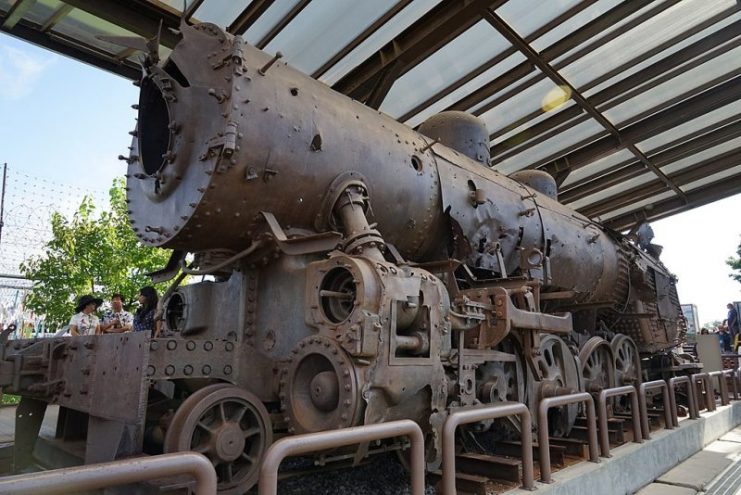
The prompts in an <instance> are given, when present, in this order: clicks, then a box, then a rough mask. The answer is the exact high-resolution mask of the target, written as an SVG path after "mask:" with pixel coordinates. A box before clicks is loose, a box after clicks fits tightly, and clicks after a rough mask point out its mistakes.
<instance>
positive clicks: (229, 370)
mask: <svg viewBox="0 0 741 495" xmlns="http://www.w3.org/2000/svg"><path fill="white" fill-rule="evenodd" d="M224 374H225V375H231V374H232V367H231V366H229V365H228V364H227V365H226V366H224Z"/></svg>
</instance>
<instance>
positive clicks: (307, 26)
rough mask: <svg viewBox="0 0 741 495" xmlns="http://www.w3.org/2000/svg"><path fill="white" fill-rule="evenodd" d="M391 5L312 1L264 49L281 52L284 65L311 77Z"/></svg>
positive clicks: (385, 0)
mask: <svg viewBox="0 0 741 495" xmlns="http://www.w3.org/2000/svg"><path fill="white" fill-rule="evenodd" d="M395 3H396V0H374V1H373V2H347V1H345V0H314V1H312V2H311V3H309V5H308V6H307V7H306V8H305V9H304V10H302V11H301V13H300V14H299V15H298V16H297V17H296V18H295V19H294V20H293V21H292V22H291V23H290V24H289V25H288V26H287V27H286V28H285V29H283V30H282V31H281V32H280V33H279V34H278V35H277V36H276V37H275V38H274V39H273V40H272V41H271V42H270V43H269V44H268V45H267V46H266V47H265V50H266V51H267V52H268V53H274V52H278V51H280V52H282V53H283V55H284V57H285V60H286V62H288V63H289V64H291V65H293V66H294V67H296V68H298V69H300V70H302V71H304V72H306V73H307V74H311V73H312V72H314V71H315V70H316V69H318V68H319V67H321V66H322V65H323V64H324V62H326V61H327V60H329V59H330V58H331V57H332V55H334V54H335V53H337V51H338V50H340V49H341V48H342V47H343V46H344V45H346V44H347V43H348V42H350V41H351V40H352V39H353V38H354V37H355V36H357V34H358V33H360V32H361V31H363V30H364V29H365V28H367V27H368V26H370V25H371V24H373V22H374V21H375V20H376V19H378V18H379V17H381V16H383V14H384V13H386V11H387V10H389V9H390V8H391V7H393V6H394V4H395Z"/></svg>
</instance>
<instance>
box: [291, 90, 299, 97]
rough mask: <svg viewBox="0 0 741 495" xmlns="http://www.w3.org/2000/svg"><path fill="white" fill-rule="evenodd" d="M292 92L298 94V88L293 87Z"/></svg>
mask: <svg viewBox="0 0 741 495" xmlns="http://www.w3.org/2000/svg"><path fill="white" fill-rule="evenodd" d="M291 94H292V95H293V96H298V88H291Z"/></svg>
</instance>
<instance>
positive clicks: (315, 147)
mask: <svg viewBox="0 0 741 495" xmlns="http://www.w3.org/2000/svg"><path fill="white" fill-rule="evenodd" d="M321 150H322V136H321V135H320V134H315V135H314V139H312V140H311V151H321Z"/></svg>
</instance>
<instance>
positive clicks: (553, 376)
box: [530, 335, 580, 437]
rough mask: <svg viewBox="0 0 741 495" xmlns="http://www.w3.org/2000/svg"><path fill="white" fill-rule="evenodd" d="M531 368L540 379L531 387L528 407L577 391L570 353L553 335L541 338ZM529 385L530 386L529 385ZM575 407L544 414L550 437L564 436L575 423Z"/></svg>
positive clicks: (557, 408) (576, 379)
mask: <svg viewBox="0 0 741 495" xmlns="http://www.w3.org/2000/svg"><path fill="white" fill-rule="evenodd" d="M535 364H536V366H537V368H538V370H539V371H540V374H541V377H542V379H541V380H540V381H539V382H538V383H536V384H535V386H534V387H531V390H530V392H531V394H532V393H535V394H536V396H535V397H532V399H531V401H530V404H531V407H536V404H538V403H539V402H540V399H543V398H545V397H553V396H556V395H565V394H569V393H573V392H577V391H579V389H580V387H579V370H578V369H577V366H576V361H575V359H574V355H573V354H572V353H571V349H569V346H568V345H567V344H566V342H564V341H563V340H562V339H560V338H559V337H557V336H555V335H543V336H541V338H540V346H539V347H538V352H537V353H536V357H535ZM531 383H532V382H531ZM578 411H579V407H578V405H576V404H574V405H570V406H564V407H554V408H551V409H550V411H549V413H548V426H549V430H550V434H551V435H552V436H555V437H562V436H565V435H567V434H568V433H569V432H570V431H571V428H572V427H573V426H574V423H575V422H576V415H577V413H578Z"/></svg>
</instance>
